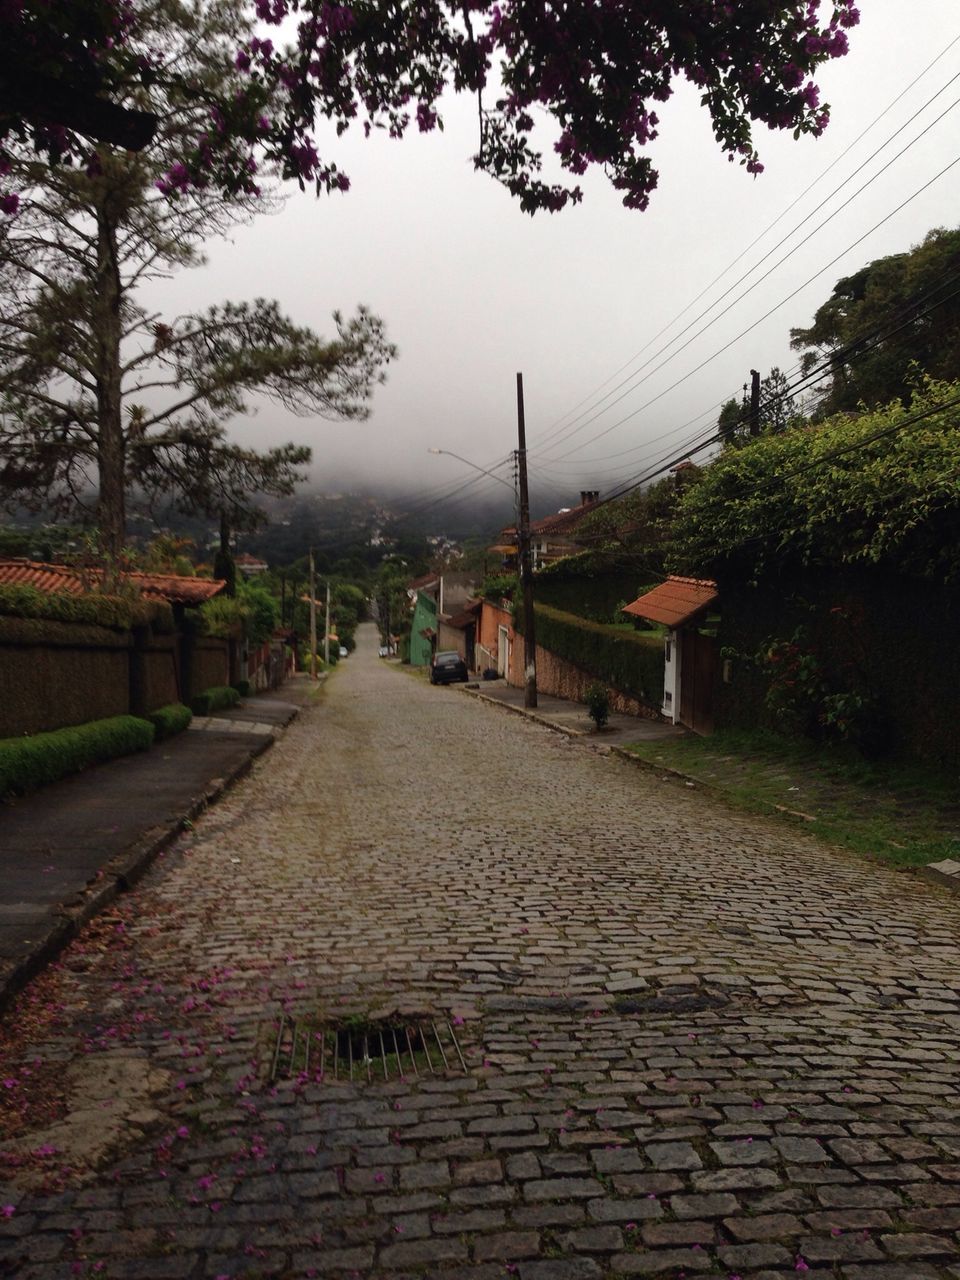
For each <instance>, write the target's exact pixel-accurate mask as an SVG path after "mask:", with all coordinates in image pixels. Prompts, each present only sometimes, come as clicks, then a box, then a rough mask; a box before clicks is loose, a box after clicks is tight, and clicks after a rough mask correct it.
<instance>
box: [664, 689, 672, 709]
mask: <svg viewBox="0 0 960 1280" xmlns="http://www.w3.org/2000/svg"><path fill="white" fill-rule="evenodd" d="M672 702H673V694H672V693H671V692H670V690H669V689H665V690H664V691H663V705H664V706H665V707H669V706H670V705H671V703H672Z"/></svg>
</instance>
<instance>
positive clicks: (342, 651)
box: [340, 645, 348, 658]
mask: <svg viewBox="0 0 960 1280" xmlns="http://www.w3.org/2000/svg"><path fill="white" fill-rule="evenodd" d="M347 653H348V650H347V649H346V648H345V647H344V646H343V645H341V646H340V657H341V658H345V657H346V656H347Z"/></svg>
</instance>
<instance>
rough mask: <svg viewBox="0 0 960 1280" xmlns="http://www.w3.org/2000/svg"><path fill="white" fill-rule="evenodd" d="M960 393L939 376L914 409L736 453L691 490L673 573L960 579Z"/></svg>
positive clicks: (803, 432) (754, 444)
mask: <svg viewBox="0 0 960 1280" xmlns="http://www.w3.org/2000/svg"><path fill="white" fill-rule="evenodd" d="M958 394H960V383H956V382H954V383H937V382H932V381H929V380H928V381H926V382H925V383H923V385H922V387H921V388H919V389H918V391H917V393H916V395H915V397H914V399H913V402H912V404H911V406H910V408H909V409H906V408H904V406H903V405H902V404H900V403H894V404H891V405H887V406H886V407H885V408H883V409H877V410H874V411H872V412H870V413H861V414H858V415H856V416H850V415H847V414H840V415H838V416H837V417H834V418H830V419H828V420H827V421H826V422H824V423H822V424H820V425H819V426H816V427H812V428H805V429H800V430H792V431H784V432H782V433H781V434H778V435H768V436H759V437H757V438H756V439H755V440H752V441H750V443H748V444H746V445H744V446H743V447H742V448H739V449H731V450H726V451H725V452H724V453H723V454H722V455H721V456H720V457H719V458H718V459H717V460H716V461H715V462H714V463H712V464H711V465H710V466H709V467H706V468H705V469H704V470H703V472H702V474H701V476H700V478H699V480H698V481H697V483H695V484H694V485H692V486H691V487H690V488H689V489H688V490H687V491H686V493H685V494H684V497H683V500H682V502H681V503H680V506H679V508H678V510H677V515H676V519H675V525H674V538H675V543H674V549H673V553H672V567H673V568H674V569H675V570H679V571H681V572H689V573H694V574H696V575H697V576H701V577H702V576H704V575H707V574H709V575H710V576H712V577H717V578H718V579H719V580H720V581H721V583H723V582H724V581H731V582H737V581H741V582H744V581H750V580H759V579H761V578H769V579H774V578H779V577H780V576H781V575H782V574H783V573H784V572H787V571H796V570H802V569H807V568H814V569H816V568H818V567H821V566H832V567H837V566H841V565H842V566H863V565H876V566H878V567H880V568H882V569H883V570H884V571H887V572H894V573H897V574H900V575H903V576H906V577H911V578H913V577H921V578H928V579H933V580H934V581H939V582H947V583H956V582H958V581H960V541H958V539H957V537H956V529H957V523H958V520H960V488H958V486H957V482H956V476H957V473H958V471H960V432H958V430H957V421H958V410H957V408H956V406H955V405H954V406H953V407H951V406H950V402H951V401H955V400H957V398H958ZM944 406H946V407H944ZM919 415H925V416H923V417H920V416H919Z"/></svg>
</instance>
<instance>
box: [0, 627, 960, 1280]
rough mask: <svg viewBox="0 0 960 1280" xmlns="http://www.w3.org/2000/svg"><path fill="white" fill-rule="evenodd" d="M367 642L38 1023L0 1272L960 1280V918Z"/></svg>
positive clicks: (53, 993)
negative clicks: (409, 1025)
mask: <svg viewBox="0 0 960 1280" xmlns="http://www.w3.org/2000/svg"><path fill="white" fill-rule="evenodd" d="M359 639H360V648H359V650H358V652H357V653H356V654H354V655H353V656H352V657H351V658H350V659H349V660H348V661H346V662H345V663H343V664H341V668H340V670H338V671H337V672H336V674H335V675H334V676H333V677H332V678H331V680H330V682H329V685H328V687H327V689H326V690H325V692H324V695H323V697H322V698H321V699H320V700H319V702H318V704H317V705H316V706H314V707H311V708H309V709H306V710H304V712H303V713H302V715H301V717H300V718H299V719H298V720H297V721H295V722H294V723H293V724H292V725H291V727H290V728H289V730H288V731H287V732H286V733H285V734H284V735H283V736H282V737H281V738H280V739H279V741H278V742H277V744H276V746H275V747H274V748H273V749H272V750H271V751H270V752H269V753H268V754H267V755H266V756H264V757H263V758H261V759H260V760H259V761H258V762H257V764H256V765H255V767H254V770H253V772H252V773H251V774H250V776H249V777H248V778H247V779H246V780H244V781H243V782H241V783H240V784H239V785H238V786H237V787H236V788H235V789H234V790H233V791H232V792H231V793H229V794H228V795H227V796H226V797H225V799H224V800H223V801H222V802H221V803H220V804H218V805H217V806H216V807H215V808H214V809H211V810H210V811H208V812H207V813H206V814H205V815H204V816H203V817H202V818H201V819H200V820H199V821H198V822H197V824H196V828H195V830H194V831H193V832H192V833H189V834H188V835H186V836H184V837H183V838H181V840H180V841H179V842H178V843H177V844H176V845H175V846H174V847H173V848H172V849H171V850H169V851H168V853H167V854H166V856H165V857H163V858H162V859H161V860H160V861H158V863H157V864H156V865H155V867H154V869H153V870H152V871H151V872H150V873H149V875H148V876H147V877H146V879H145V880H144V881H143V882H142V883H141V885H140V886H139V887H138V888H137V890H136V891H134V892H133V893H131V894H129V895H127V896H126V897H125V898H124V899H122V901H121V903H120V904H119V907H118V908H116V909H114V910H113V911H112V912H111V913H110V914H109V915H108V916H106V917H103V918H102V919H101V920H100V921H98V922H95V924H94V925H93V926H92V927H91V928H89V929H88V930H87V932H86V933H85V934H84V935H83V936H82V937H81V938H80V939H79V940H78V942H77V943H75V944H74V945H73V947H72V948H71V949H70V950H69V951H68V952H67V953H66V954H65V955H64V957H63V958H62V961H61V962H60V963H59V964H58V965H57V966H56V967H55V968H54V969H52V970H51V971H50V972H48V973H47V974H45V975H43V976H42V977H41V978H40V979H39V980H38V981H37V982H36V983H35V984H34V985H33V987H32V988H31V989H30V990H29V991H28V993H27V998H26V999H25V1000H22V1001H21V1004H20V1006H19V1008H18V1009H17V1010H16V1011H15V1013H14V1014H13V1015H12V1016H11V1019H10V1021H11V1023H12V1028H13V1034H14V1035H15V1036H17V1037H18V1038H19V1043H20V1044H22V1048H23V1051H22V1053H21V1054H20V1057H19V1059H18V1060H17V1061H16V1062H15V1064H14V1065H15V1067H16V1070H15V1071H14V1072H13V1074H12V1075H11V1077H10V1079H8V1080H4V1081H0V1084H2V1085H3V1086H4V1088H5V1091H6V1095H7V1098H8V1099H9V1098H10V1097H14V1096H18V1095H19V1094H20V1093H22V1095H23V1097H24V1114H25V1115H26V1116H27V1117H28V1118H29V1117H34V1119H31V1120H30V1122H29V1124H28V1125H27V1127H25V1128H24V1129H23V1131H22V1132H17V1133H14V1134H13V1136H12V1139H9V1140H7V1141H5V1142H4V1143H2V1144H0V1146H3V1147H4V1149H5V1152H6V1154H5V1155H4V1157H3V1163H2V1164H0V1205H2V1206H5V1207H4V1208H3V1215H4V1216H3V1217H0V1273H5V1274H10V1275H16V1276H18V1277H24V1280H27V1278H29V1277H44V1278H46V1277H59V1276H64V1277H69V1276H73V1275H83V1276H86V1275H99V1276H109V1277H130V1278H131V1280H132V1278H134V1277H145V1278H148V1280H165V1278H166V1277H171V1278H174V1277H176V1278H179V1277H184V1278H187V1277H189V1278H190V1280H193V1278H199V1277H210V1278H213V1277H240V1276H251V1277H253V1276H290V1277H293V1276H297V1277H300V1276H314V1275H316V1276H324V1277H331V1276H332V1277H337V1278H343V1280H347V1278H349V1277H383V1278H384V1280H386V1278H388V1277H389V1278H390V1280H399V1277H401V1276H428V1277H436V1278H437V1280H440V1278H446V1280H455V1278H457V1280H459V1278H460V1277H462V1278H463V1280H468V1278H470V1280H488V1278H489V1280H493V1278H495V1277H503V1276H506V1275H514V1276H517V1277H519V1280H577V1278H579V1277H594V1276H621V1275H623V1276H658V1277H664V1278H666V1280H676V1278H679V1277H681V1276H686V1277H688V1278H690V1277H694V1276H698V1277H699V1276H705V1277H715V1278H719V1277H722V1278H723V1280H774V1278H779V1277H788V1276H789V1277H791V1278H793V1277H795V1276H796V1275H797V1274H798V1273H808V1274H810V1275H811V1276H822V1277H827V1276H829V1277H842V1280H928V1278H929V1280H933V1278H935V1277H960V1106H958V1080H960V1071H958V1044H960V964H958V961H960V945H958V943H960V938H958V926H960V903H958V902H957V900H956V899H955V898H953V897H951V896H950V895H949V894H947V893H946V892H945V891H942V890H939V889H937V888H935V887H932V886H930V885H928V884H925V883H923V882H921V881H919V880H917V879H914V878H912V877H911V876H910V875H908V874H907V873H903V872H896V871H893V870H890V869H887V868H885V867H882V866H875V865H871V864H870V863H868V862H866V861H863V860H858V859H857V858H855V857H854V856H852V855H849V854H847V853H844V852H842V851H837V850H833V849H827V848H825V847H823V846H821V845H818V844H817V843H816V842H814V841H813V840H812V839H811V838H809V837H808V836H806V835H805V834H804V833H803V832H802V831H800V830H794V829H793V828H792V827H790V826H788V825H779V824H774V823H772V822H769V821H768V820H766V819H761V818H753V817H750V816H749V815H745V814H743V813H740V812H735V811H734V810H732V809H727V808H726V807H724V806H723V805H722V804H720V803H718V802H717V801H716V800H713V799H711V798H709V797H707V796H705V795H702V794H701V793H699V792H698V791H696V790H691V789H688V788H686V787H684V786H683V785H682V783H678V782H676V780H671V781H662V780H660V779H658V778H657V777H656V775H654V774H651V773H648V772H645V771H643V770H641V769H639V768H637V767H635V766H633V765H632V764H630V763H627V762H625V761H623V760H621V759H619V758H615V757H612V756H604V755H602V754H598V753H597V752H595V751H593V750H591V749H589V747H588V746H587V745H586V744H584V742H582V741H579V742H578V741H573V740H570V739H568V738H565V737H563V736H561V735H559V734H556V733H552V732H550V731H549V730H547V729H544V728H542V727H540V726H539V725H536V724H533V723H531V722H529V721H526V720H524V719H522V718H520V717H518V716H515V715H511V714H508V713H506V712H504V711H502V710H500V709H497V708H491V707H489V706H487V705H484V704H482V703H479V702H477V701H475V700H473V699H471V698H468V697H466V696H464V695H463V694H462V692H461V691H460V690H459V689H456V688H433V687H431V686H429V685H428V684H427V683H426V682H425V681H423V680H421V679H418V678H415V677H414V676H412V675H411V674H410V673H408V672H404V671H402V670H399V669H397V667H396V666H395V665H394V664H388V663H385V662H383V661H381V660H379V659H378V658H377V656H376V643H377V641H376V636H375V633H374V630H373V628H372V627H371V626H365V627H363V628H361V631H360V633H359ZM281 1014H285V1015H287V1016H288V1017H291V1018H300V1019H304V1020H306V1025H307V1027H308V1034H309V1035H310V1036H311V1037H313V1030H314V1024H315V1023H319V1022H320V1020H326V1021H327V1022H328V1023H331V1022H333V1023H336V1022H339V1023H341V1024H342V1023H343V1022H345V1021H346V1020H349V1019H352V1020H353V1025H354V1026H356V1027H358V1028H359V1027H361V1026H362V1025H363V1022H364V1020H366V1019H369V1018H374V1017H388V1016H392V1017H394V1019H395V1021H397V1020H399V1021H403V1020H405V1019H411V1018H413V1017H414V1016H416V1015H423V1016H429V1017H431V1018H432V1019H434V1020H438V1021H442V1023H443V1025H444V1026H445V1025H446V1024H447V1022H449V1025H450V1027H451V1028H452V1029H453V1030H454V1031H455V1033H456V1036H457V1037H458V1039H459V1043H460V1045H461V1047H462V1051H463V1055H464V1058H465V1062H466V1068H467V1069H466V1071H465V1072H464V1071H463V1070H457V1069H454V1070H451V1071H449V1072H442V1071H438V1073H437V1074H436V1075H432V1074H430V1073H429V1071H428V1070H427V1069H426V1067H425V1064H424V1063H423V1060H422V1058H421V1059H420V1068H421V1070H420V1074H419V1075H417V1076H414V1075H413V1074H412V1072H411V1073H406V1074H405V1076H404V1077H403V1078H400V1079H391V1080H389V1081H387V1082H384V1081H383V1079H382V1076H383V1071H382V1070H381V1073H380V1074H381V1079H380V1082H379V1083H378V1082H377V1077H376V1071H377V1063H376V1061H375V1062H374V1063H373V1064H372V1072H371V1074H372V1075H373V1080H372V1083H368V1082H367V1081H366V1079H365V1077H364V1078H363V1079H361V1080H355V1081H354V1082H353V1083H350V1082H347V1081H343V1080H332V1079H330V1078H329V1072H328V1073H326V1074H325V1075H324V1077H323V1078H322V1079H320V1078H318V1077H319V1072H318V1071H317V1070H316V1067H315V1065H314V1068H313V1069H311V1067H310V1064H309V1062H308V1061H306V1060H301V1059H297V1057H296V1052H295V1046H294V1048H293V1049H291V1050H290V1054H289V1056H290V1057H291V1059H292V1069H291V1070H289V1071H282V1070H280V1071H276V1072H275V1071H274V1067H275V1066H277V1065H279V1064H281V1063H282V1062H283V1061H285V1059H286V1056H287V1047H286V1042H282V1043H281V1045H280V1052H279V1053H278V1052H277V1047H278V1046H277V1026H278V1020H279V1018H280V1016H281ZM314 1063H316V1058H315V1059H314ZM51 1064H52V1065H51ZM362 1065H363V1064H361V1067H362ZM384 1065H385V1066H386V1063H385V1064H384ZM458 1065H459V1064H458V1062H457V1061H456V1060H454V1059H453V1055H451V1067H453V1068H456V1067H458ZM272 1074H276V1075H277V1076H278V1078H277V1079H276V1081H273V1080H272V1079H271V1075H272ZM358 1074H360V1075H363V1071H362V1070H361V1071H360V1072H359V1073H358ZM45 1099H46V1100H47V1101H46V1103H44V1100H45ZM58 1099H59V1104H58ZM44 1106H45V1107H46V1109H45V1110H44ZM36 1117H41V1119H42V1124H41V1123H40V1120H37V1119H36ZM91 1164H92V1165H93V1166H94V1168H93V1171H92V1172H87V1171H86V1166H87V1165H91ZM4 1268H5V1269H6V1270H5V1272H4V1270H3V1269H4Z"/></svg>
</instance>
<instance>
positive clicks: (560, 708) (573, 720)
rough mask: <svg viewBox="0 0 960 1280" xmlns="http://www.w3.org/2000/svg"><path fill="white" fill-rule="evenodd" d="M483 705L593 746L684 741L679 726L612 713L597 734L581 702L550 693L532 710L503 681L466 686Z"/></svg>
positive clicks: (517, 691)
mask: <svg viewBox="0 0 960 1280" xmlns="http://www.w3.org/2000/svg"><path fill="white" fill-rule="evenodd" d="M464 691H465V692H466V693H468V694H471V695H472V696H473V697H475V698H480V699H482V700H483V701H484V702H494V703H497V704H498V705H500V706H505V707H508V708H509V709H510V710H511V711H517V712H519V713H520V714H521V715H525V716H528V717H529V718H530V719H531V720H536V721H538V722H539V723H540V724H545V725H547V726H548V727H550V728H553V729H559V730H560V731H561V732H563V733H566V734H569V735H570V736H572V737H581V736H583V737H589V738H590V740H591V744H592V745H594V746H606V747H621V746H623V745H624V743H627V742H655V741H658V740H660V739H664V738H671V739H673V738H683V737H686V735H687V730H686V729H684V728H682V727H681V726H680V725H673V724H667V723H666V722H665V721H663V720H644V719H641V717H640V716H627V715H621V714H620V713H619V712H616V711H611V712H610V718H609V720H608V721H607V723H606V725H605V727H604V728H603V729H602V730H601V731H600V732H599V733H598V732H597V730H596V729H595V728H594V724H593V721H592V720H591V719H590V716H589V714H588V712H587V708H586V707H585V706H584V704H583V703H582V702H571V701H570V700H569V699H568V698H555V697H553V696H552V695H550V694H545V693H540V694H538V695H537V706H536V708H535V709H531V710H529V711H528V710H527V709H526V708H525V707H524V705H523V697H524V690H523V689H514V688H512V687H511V686H510V685H508V684H504V682H503V681H502V680H489V681H487V680H483V681H480V683H479V684H473V685H467V686H466V687H465V690H464Z"/></svg>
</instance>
